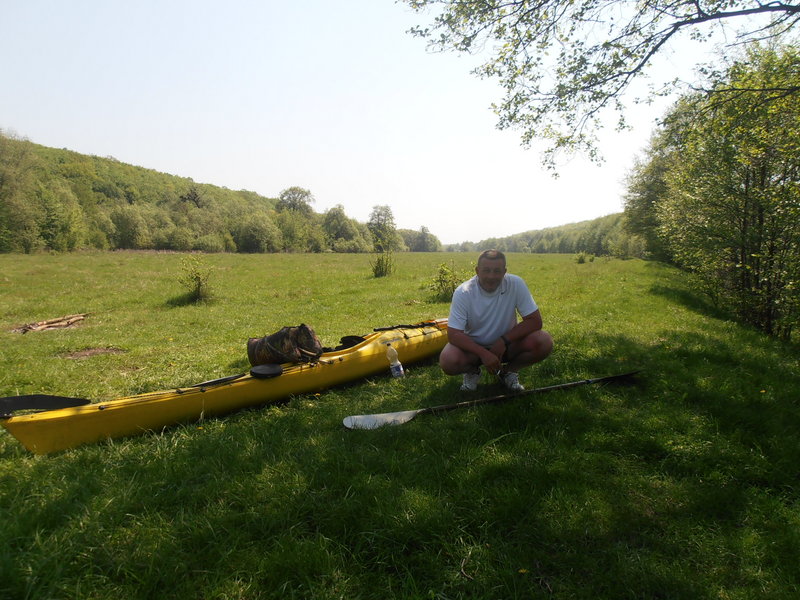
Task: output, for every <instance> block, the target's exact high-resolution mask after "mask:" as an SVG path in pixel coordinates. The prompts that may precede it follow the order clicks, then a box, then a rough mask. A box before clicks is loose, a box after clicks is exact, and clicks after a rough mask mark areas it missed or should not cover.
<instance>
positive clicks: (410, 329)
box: [0, 319, 447, 454]
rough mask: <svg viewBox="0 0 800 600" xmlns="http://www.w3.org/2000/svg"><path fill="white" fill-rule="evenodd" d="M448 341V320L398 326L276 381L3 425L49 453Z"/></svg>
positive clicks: (235, 380)
mask: <svg viewBox="0 0 800 600" xmlns="http://www.w3.org/2000/svg"><path fill="white" fill-rule="evenodd" d="M446 343H447V319H437V320H434V321H428V322H425V323H418V324H416V325H399V326H396V327H391V328H384V329H379V330H376V331H374V332H373V333H370V334H369V335H367V336H365V337H364V341H362V342H360V343H358V344H356V345H354V346H351V347H349V348H345V349H343V350H335V351H332V352H325V353H323V354H322V356H321V357H320V359H319V361H318V362H316V363H313V364H306V363H286V364H284V365H281V367H282V369H280V370H279V371H281V374H280V375H278V376H276V377H271V378H267V379H264V378H260V377H254V376H253V375H252V374H250V373H246V374H243V375H240V376H232V377H225V378H222V379H219V380H214V381H209V382H205V383H202V384H197V385H195V386H191V387H186V388H179V389H173V390H165V391H160V392H150V393H146V394H139V395H136V396H130V397H127V398H119V399H117V400H111V401H108V402H97V403H93V404H85V405H82V406H73V407H69V408H59V409H55V410H46V411H43V412H37V413H32V414H23V415H18V416H9V417H7V418H4V419H2V420H0V423H2V425H3V426H4V427H5V428H6V429H7V430H8V431H9V432H10V433H11V434H12V435H13V436H14V437H16V438H17V439H18V440H19V441H20V442H21V443H22V444H23V445H24V446H25V447H26V448H27V449H28V450H30V451H31V452H34V453H36V454H48V453H50V452H57V451H60V450H66V449H68V448H74V447H76V446H80V445H82V444H89V443H93V442H98V441H100V440H104V439H108V438H119V437H125V436H130V435H137V434H140V433H143V432H145V431H153V430H160V429H162V428H163V427H166V426H169V425H174V424H176V423H183V422H191V421H196V420H198V419H201V418H203V417H204V416H216V415H223V414H226V413H230V412H232V411H235V410H238V409H241V408H245V407H248V406H257V405H262V404H269V403H272V402H277V401H279V400H283V399H285V398H288V397H289V396H291V395H294V394H305V393H309V392H317V391H321V390H324V389H327V388H330V387H332V386H335V385H340V384H343V383H347V382H350V381H355V380H358V379H361V378H363V377H367V376H369V375H374V374H376V373H380V372H387V373H388V372H389V361H388V360H387V357H386V345H387V344H391V345H392V347H393V348H395V349H396V350H397V354H398V357H399V359H400V362H401V363H413V362H415V361H419V360H422V359H425V358H428V357H431V356H433V355H435V354H437V353H438V352H440V351H441V349H442V348H444V345H445V344H446Z"/></svg>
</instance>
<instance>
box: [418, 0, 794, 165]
mask: <svg viewBox="0 0 800 600" xmlns="http://www.w3.org/2000/svg"><path fill="white" fill-rule="evenodd" d="M405 1H406V2H407V3H408V4H409V5H410V6H411V7H412V8H413V9H414V10H416V11H418V12H420V13H422V12H423V11H426V12H427V9H434V11H435V16H434V17H433V20H432V23H431V24H430V26H427V27H425V26H419V27H415V28H414V29H412V33H413V34H415V35H417V36H420V37H422V38H425V39H427V40H428V41H429V46H430V47H431V48H432V49H435V50H440V51H445V50H454V51H456V52H464V53H474V54H478V53H481V52H484V51H486V52H488V54H489V56H488V58H487V59H486V60H485V61H484V62H483V63H482V64H481V65H480V66H478V67H477V68H476V69H475V73H476V74H477V75H479V76H481V77H484V78H496V79H497V80H499V82H500V84H501V86H502V88H503V90H504V96H503V98H502V100H501V101H500V102H499V103H497V104H495V105H494V107H493V108H494V109H495V112H496V113H497V115H498V118H499V121H498V127H500V128H501V129H507V128H514V129H519V130H520V131H521V135H522V142H523V144H524V145H526V146H529V145H530V144H531V142H532V141H533V140H534V139H536V138H544V139H546V140H548V142H549V144H550V145H549V147H548V149H547V151H546V153H545V157H546V158H545V162H546V164H548V166H550V167H552V166H553V164H554V157H555V155H556V154H557V153H558V151H560V150H567V151H579V152H586V153H587V154H588V155H589V156H590V157H591V158H593V159H595V160H598V158H599V156H598V152H597V148H596V132H597V130H598V129H599V128H600V118H601V116H602V115H604V114H605V112H606V110H607V109H610V110H613V111H616V113H617V115H618V125H619V127H620V128H624V127H625V126H626V125H627V123H626V121H625V112H624V105H623V102H622V98H623V96H624V94H625V92H626V91H628V90H629V87H630V86H631V84H632V83H633V82H634V81H635V80H636V79H637V78H639V77H640V76H642V75H643V74H645V73H646V71H647V69H648V67H650V66H651V64H652V59H653V58H654V57H655V55H656V54H658V53H659V52H662V51H663V50H665V49H666V48H668V47H669V43H670V42H671V41H673V39H675V38H676V37H678V36H679V35H680V34H682V33H684V32H687V33H688V35H689V36H690V37H691V38H693V39H695V40H698V41H703V40H708V39H709V38H710V37H711V35H712V33H713V31H714V29H713V28H712V27H711V26H712V25H715V26H717V27H718V28H719V29H721V30H722V31H725V32H726V33H728V31H727V30H728V29H729V26H730V25H731V24H735V25H737V26H738V25H743V27H742V28H740V29H738V30H736V31H735V33H734V34H733V36H732V38H731V37H730V36H729V37H728V39H732V40H733V42H732V43H733V44H740V43H745V42H748V41H754V40H765V39H778V38H782V37H784V36H787V35H788V34H789V33H790V30H791V29H792V28H793V27H794V25H796V24H797V22H798V19H800V2H798V1H797V0H794V1H788V2H781V1H778V2H767V3H763V2H759V1H757V0H708V1H706V0H653V1H650V2H638V3H628V2H622V1H621V0H507V1H504V0H405ZM719 29H718V30H719ZM660 83H661V84H662V87H661V89H660V90H658V91H655V90H651V91H650V92H649V93H648V98H650V99H652V98H653V97H654V96H655V95H657V94H659V93H664V92H667V91H669V90H670V89H671V88H672V86H673V85H674V82H666V81H665V82H660ZM795 93H796V90H795Z"/></svg>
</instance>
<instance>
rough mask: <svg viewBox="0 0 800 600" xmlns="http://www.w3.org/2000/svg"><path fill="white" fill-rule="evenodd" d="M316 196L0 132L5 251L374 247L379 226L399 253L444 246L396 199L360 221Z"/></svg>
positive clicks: (0, 234)
mask: <svg viewBox="0 0 800 600" xmlns="http://www.w3.org/2000/svg"><path fill="white" fill-rule="evenodd" d="M313 203H314V197H313V195H312V194H311V192H310V191H309V190H306V189H303V188H300V187H291V188H288V189H286V190H283V191H282V192H281V193H280V194H279V196H278V197H277V198H268V197H264V196H261V195H259V194H256V193H255V192H250V191H245V190H239V191H233V190H229V189H227V188H224V187H218V186H214V185H209V184H202V183H196V182H194V181H193V180H192V179H190V178H187V177H178V176H175V175H168V174H165V173H159V172H157V171H153V170H151V169H145V168H142V167H137V166H132V165H128V164H124V163H122V162H120V161H118V160H116V159H114V158H113V157H106V158H101V157H97V156H88V155H84V154H79V153H77V152H72V151H70V150H66V149H55V148H48V147H45V146H41V145H38V144H34V143H32V142H29V141H26V140H20V139H15V138H13V137H11V136H8V135H4V134H3V132H2V131H0V252H36V251H40V250H51V251H57V252H66V251H71V250H77V249H82V248H94V249H101V250H109V249H110V250H117V249H137V250H178V251H191V250H194V251H201V252H372V251H374V250H375V245H376V238H375V237H374V233H375V232H376V231H380V232H381V235H389V237H391V244H390V246H391V249H392V250H397V251H405V250H411V251H421V250H436V249H438V248H440V247H441V243H440V242H439V240H438V239H437V238H436V237H435V236H434V235H432V234H431V233H430V232H429V231H428V230H427V229H426V228H424V227H423V228H422V229H421V231H420V232H411V231H406V232H404V233H402V234H401V232H398V231H397V230H396V228H395V226H394V219H393V218H392V215H391V209H390V208H389V207H388V206H376V207H375V211H373V218H374V219H375V220H376V222H375V223H372V222H370V223H359V222H358V221H356V220H355V219H352V218H350V217H348V216H347V214H346V213H345V211H344V207H342V206H341V205H337V206H334V207H333V208H330V209H329V210H327V211H325V212H324V213H317V212H315V211H314V210H313V207H312V204H313ZM371 221H372V219H371ZM387 224H388V225H389V226H390V227H391V232H390V234H386V233H385V232H384V228H385V227H386V226H387ZM383 240H384V238H381V241H383Z"/></svg>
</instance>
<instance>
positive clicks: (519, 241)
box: [445, 213, 646, 258]
mask: <svg viewBox="0 0 800 600" xmlns="http://www.w3.org/2000/svg"><path fill="white" fill-rule="evenodd" d="M485 248H497V249H498V250H502V251H503V252H531V253H535V254H548V253H552V254H578V253H581V252H583V253H586V254H592V255H595V256H615V257H619V258H630V257H637V258H642V257H644V256H645V253H646V248H645V242H644V240H643V239H642V238H641V237H639V236H634V235H631V234H630V233H628V232H627V231H626V230H625V228H624V218H623V214H622V213H616V214H612V215H608V216H605V217H600V218H599V219H593V220H590V221H581V222H580V223H572V224H570V225H561V226H559V227H550V228H547V229H539V230H536V231H526V232H524V233H517V234H515V235H512V236H509V237H504V238H487V239H485V240H481V241H480V242H477V243H473V242H463V243H461V244H452V245H448V246H446V248H445V249H446V250H447V251H449V252H474V251H480V250H483V249H485Z"/></svg>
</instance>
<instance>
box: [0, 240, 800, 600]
mask: <svg viewBox="0 0 800 600" xmlns="http://www.w3.org/2000/svg"><path fill="white" fill-rule="evenodd" d="M474 260H475V256H473V255H462V254H400V255H397V256H396V263H397V271H396V273H395V274H394V275H392V276H391V277H386V278H380V279H375V278H373V277H372V276H371V270H370V265H369V257H367V256H359V255H335V254H330V255H253V256H243V255H210V256H205V257H203V261H204V262H205V263H206V264H208V265H210V266H212V267H213V269H214V270H213V273H212V276H211V282H210V283H211V289H212V291H213V292H214V299H213V300H212V301H210V302H205V303H200V304H188V303H186V302H184V301H183V298H184V293H185V290H184V289H182V288H181V286H180V284H179V283H178V278H179V275H180V261H181V256H180V255H178V254H160V253H127V252H120V253H96V254H70V255H53V256H51V255H36V256H18V255H0V307H1V308H2V313H0V314H2V321H1V322H0V324H1V325H2V327H0V329H1V330H0V367H2V368H1V369H0V395H2V396H10V395H20V394H28V393H36V392H44V393H53V394H59V395H67V396H69V395H74V396H82V397H91V398H93V399H96V400H105V399H110V398H114V397H118V396H124V395H129V394H134V393H138V392H144V391H151V390H155V389H164V388H170V387H175V386H180V385H189V384H192V383H196V382H198V381H203V380H207V379H210V378H212V377H218V376H223V375H227V374H231V373H235V372H240V371H241V370H242V369H244V368H245V367H246V366H247V358H246V346H245V343H246V340H247V338H248V337H251V336H261V335H265V334H267V333H271V332H273V331H275V330H277V329H279V328H280V327H281V326H283V325H296V324H299V323H301V322H304V323H307V324H310V325H312V326H313V327H314V328H315V329H316V331H317V333H318V334H319V335H320V337H321V338H322V341H323V343H324V344H326V345H334V344H336V343H337V342H338V340H339V338H340V337H341V336H343V335H348V334H364V333H367V332H369V331H371V330H372V328H373V327H379V326H386V325H392V324H396V323H407V322H415V321H419V320H423V319H427V318H432V317H441V316H446V315H447V310H448V305H447V303H442V302H434V301H432V300H431V298H432V294H431V292H429V291H428V290H427V289H425V288H426V285H427V283H428V282H429V281H430V280H431V279H432V278H433V276H434V274H435V272H436V269H437V267H438V265H439V264H440V263H442V262H448V263H449V262H450V261H455V266H456V268H459V269H464V270H468V269H469V268H470V267H471V264H472V262H473V261H474ZM509 271H510V272H513V273H516V274H519V275H521V276H523V277H524V278H525V279H526V280H527V281H528V282H529V284H530V286H531V289H532V291H533V294H534V297H535V298H536V300H537V302H538V303H539V305H540V307H541V309H542V313H543V316H544V320H545V326H546V328H547V329H548V330H549V331H550V332H551V333H552V334H553V337H554V338H555V341H556V350H555V352H554V354H553V356H551V357H550V358H549V359H548V360H547V361H546V362H545V363H543V364H541V365H539V366H537V367H535V368H533V369H530V370H528V371H525V372H523V374H522V377H521V380H522V382H523V383H524V384H525V385H526V386H527V387H536V386H545V385H552V384H556V383H561V382H566V381H573V380H578V379H583V378H588V377H594V376H603V375H610V374H613V373H619V372H623V371H628V370H632V369H642V370H643V372H642V373H641V375H640V376H639V377H638V382H637V383H636V384H635V385H632V386H612V385H608V386H584V387H579V388H575V389H572V390H568V391H559V392H553V393H551V394H547V395H541V396H529V397H527V398H520V399H517V400H515V401H512V402H509V403H505V404H500V405H493V406H484V407H480V408H474V409H468V410H461V411H456V412H452V413H448V414H445V415H442V416H421V417H419V418H418V419H416V420H414V421H413V422H411V423H408V424H405V425H402V426H398V427H391V428H385V429H381V430H377V431H350V430H346V429H344V428H343V427H342V425H341V422H342V418H343V417H345V416H347V415H353V414H363V413H371V412H388V411H396V410H405V409H411V408H419V407H423V406H432V405H437V404H443V403H449V402H453V401H457V400H462V399H466V398H467V397H476V396H478V397H480V396H484V395H486V396H488V395H494V394H496V393H500V392H501V390H500V389H499V388H498V387H497V386H496V384H493V383H491V382H489V381H488V380H487V381H486V382H485V384H484V386H482V388H481V389H480V390H479V391H478V392H477V393H475V394H473V395H472V396H469V395H465V394H464V393H461V392H459V391H458V387H459V381H457V379H455V378H447V377H445V376H443V375H442V374H441V373H440V371H439V369H438V367H437V366H436V365H435V363H434V362H433V361H431V362H429V363H426V364H418V365H406V369H407V373H408V375H407V377H405V378H404V379H401V380H393V379H391V378H390V377H389V376H388V369H387V374H386V376H377V377H373V378H371V379H369V380H366V381H362V382H358V383H356V384H354V385H351V386H347V387H344V388H338V389H335V390H330V391H328V392H326V393H323V394H321V395H314V396H299V397H294V398H291V399H290V400H289V401H288V402H287V403H285V404H283V405H280V406H272V407H264V408H259V409H255V410H248V411H243V412H240V413H236V414H233V415H230V416H227V417H225V418H220V419H211V420H205V421H203V422H202V423H191V424H186V425H182V426H178V427H174V428H170V429H168V430H166V431H164V432H158V433H151V434H147V435H142V436H139V437H134V438H129V439H124V440H115V441H110V442H107V443H102V444H95V445H90V446H84V447H82V448H78V449H75V450H71V451H67V452H63V453H60V454H56V455H52V456H45V457H35V456H32V455H30V454H28V453H27V452H26V451H25V450H24V449H23V448H22V447H21V446H20V445H19V444H18V443H17V442H16V440H15V439H13V438H12V437H11V436H10V435H8V434H7V433H6V432H5V431H0V514H2V515H3V523H2V527H0V598H9V599H12V598H13V599H23V598H31V599H40V598H48V599H49V598H56V599H62V598H76V599H77V598H80V599H109V600H111V599H114V600H119V599H134V598H136V599H138V598H153V599H156V598H158V599H161V598H176V599H183V598H190V599H195V598H196V599H212V598H215V599H256V598H320V599H328V598H345V599H355V598H431V599H449V598H476V599H478V598H480V599H485V598H497V599H506V598H587V599H589V598H591V599H618V598H687V599H699V598H720V599H729V598H730V599H745V598H753V599H755V598H759V599H761V598H797V597H798V596H799V595H800V558H798V557H799V556H800V435H798V432H800V352H799V351H798V350H799V349H798V348H797V346H793V345H787V344H785V343H780V342H778V341H775V340H771V339H768V338H766V337H764V336H762V335H760V334H758V333H757V332H755V331H752V330H750V329H747V328H745V327H742V326H739V325H737V324H735V323H733V322H732V321H730V320H728V319H727V318H726V317H725V315H722V314H719V313H718V312H717V311H715V310H714V308H713V307H712V306H710V305H709V304H708V303H707V301H706V300H705V299H704V298H703V297H701V296H699V295H697V294H696V293H695V292H694V291H693V289H692V286H691V284H690V282H689V280H688V279H687V278H686V277H685V276H684V275H683V274H681V273H680V272H678V271H676V270H674V269H671V268H669V267H666V266H664V265H660V264H656V263H645V262H641V261H613V260H612V261H607V260H595V261H594V262H591V263H585V264H577V263H576V261H575V260H574V259H573V257H570V256H553V255H545V256H540V255H511V256H509ZM74 313H89V316H88V317H87V319H86V320H85V321H83V322H82V323H81V324H80V325H78V326H76V327H72V328H69V329H64V330H52V331H42V332H30V333H26V334H20V333H14V332H13V331H12V329H14V328H15V327H16V326H19V325H22V324H25V323H30V322H33V321H39V320H43V319H47V318H52V317H58V316H63V315H66V314H74Z"/></svg>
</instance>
